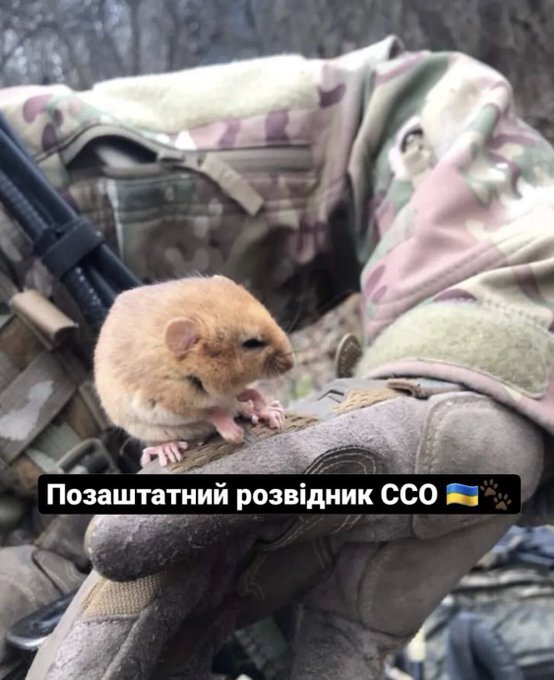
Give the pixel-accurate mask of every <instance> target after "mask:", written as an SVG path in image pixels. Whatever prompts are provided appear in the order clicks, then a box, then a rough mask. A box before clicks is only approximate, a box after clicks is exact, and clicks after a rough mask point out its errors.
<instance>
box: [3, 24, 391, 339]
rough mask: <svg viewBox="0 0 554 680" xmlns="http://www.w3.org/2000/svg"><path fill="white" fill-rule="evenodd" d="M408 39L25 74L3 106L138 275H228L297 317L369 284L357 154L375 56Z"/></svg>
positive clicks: (57, 181) (54, 179)
mask: <svg viewBox="0 0 554 680" xmlns="http://www.w3.org/2000/svg"><path fill="white" fill-rule="evenodd" d="M400 49H401V46H400V44H399V42H398V40H397V39H396V38H394V37H389V38H387V39H386V40H384V41H382V42H381V43H379V44H377V45H374V46H371V47H368V48H366V49H364V50H360V51H358V52H356V53H353V54H350V55H345V56H344V57H340V58H338V59H334V60H308V59H304V58H302V57H300V56H295V55H283V56H277V57H270V58H264V59H253V60H250V61H244V62H236V63H231V64H226V65H216V66H211V67H205V68H198V69H190V70H185V71H180V72H175V73H168V74H164V75H157V76H155V77H149V76H139V77H133V78H121V79H116V80H114V81H107V82H104V83H98V84H96V85H95V86H94V87H93V88H92V89H91V90H90V91H87V92H77V91H73V90H71V89H70V88H68V87H66V86H63V85H62V86H60V85H56V86H46V87H41V88H40V89H38V90H37V89H36V88H35V89H31V88H30V89H27V88H18V90H17V91H14V90H12V91H10V92H9V93H8V94H7V95H6V97H4V99H3V100H2V104H1V107H0V108H1V113H2V114H3V115H4V117H5V118H6V120H7V121H8V123H9V125H10V126H11V127H12V129H13V130H14V131H15V132H16V133H17V135H18V137H19V138H20V140H21V142H22V144H23V145H24V146H25V148H26V149H27V151H28V152H29V154H30V155H31V156H32V158H33V159H34V160H35V161H36V163H37V164H38V166H39V167H40V168H41V170H42V171H43V172H44V173H45V174H46V176H47V177H48V179H49V181H50V183H51V184H52V185H53V186H55V187H56V188H57V189H58V190H59V191H62V192H63V194H64V197H65V198H66V199H67V200H68V202H69V203H71V204H72V206H73V207H74V208H75V209H76V211H77V212H78V213H79V214H80V215H81V216H83V217H85V218H88V219H89V220H90V222H92V223H93V224H94V225H96V226H97V227H98V229H99V230H100V232H101V233H102V235H103V237H104V238H105V239H106V241H107V242H108V243H109V244H110V245H111V246H112V248H113V249H114V250H115V251H116V252H117V253H118V254H119V255H120V256H121V259H122V260H123V262H124V264H125V265H126V266H127V267H128V268H129V269H130V270H131V271H132V272H133V273H134V274H135V275H136V276H137V277H139V278H140V279H141V280H142V281H144V282H146V283H148V282H151V281H157V280H160V279H162V280H163V279H167V278H175V277H181V276H190V275H191V274H197V273H200V274H202V275H209V274H214V273H220V274H224V275H227V276H229V277H230V278H233V279H235V280H237V281H239V282H241V283H243V284H245V285H246V286H247V287H248V288H249V289H250V290H251V292H252V293H254V294H255V295H256V296H257V297H258V298H259V299H261V300H262V301H263V302H264V303H265V304H266V306H267V307H269V309H270V310H271V311H272V312H273V314H274V315H275V316H276V317H277V319H278V320H279V321H280V322H281V324H283V325H285V326H286V327H287V329H289V328H290V327H291V326H292V325H293V323H298V322H299V320H301V325H308V324H309V323H311V322H313V321H314V320H315V319H317V318H318V317H319V316H320V315H321V313H322V312H323V311H326V310H327V309H328V308H329V306H331V305H334V304H336V303H337V302H339V301H340V298H342V297H346V295H347V294H348V293H350V292H352V291H353V290H357V289H358V287H359V282H358V276H359V269H360V262H359V261H358V256H357V254H356V238H357V237H356V235H355V234H354V233H353V232H354V230H355V229H357V228H358V227H357V226H356V224H355V222H356V220H355V219H354V212H355V206H356V207H358V204H360V205H366V204H367V203H368V201H369V195H368V191H369V188H368V187H367V186H366V185H367V184H368V183H367V182H366V181H365V179H364V181H363V182H361V183H360V182H359V181H357V180H356V178H357V177H358V174H359V172H360V171H361V168H358V167H357V165H358V163H357V162H356V163H354V164H350V161H349V159H350V158H351V156H352V151H353V146H354V145H355V143H356V135H357V133H358V130H359V125H360V113H361V109H360V107H361V105H362V94H363V92H365V91H366V89H367V88H368V87H369V83H370V80H371V77H372V72H373V69H374V67H375V66H376V64H378V63H380V62H382V61H386V60H388V59H389V58H390V57H391V56H392V55H394V54H396V53H398V51H399V50H400ZM356 157H357V156H356ZM350 165H352V167H350ZM364 172H365V171H364ZM356 182H357V184H358V185H359V186H362V187H363V191H362V192H361V193H360V191H359V189H355V186H354V185H355V184H356ZM354 194H356V195H354ZM362 194H363V195H362ZM362 237H363V238H365V236H363V235H362ZM1 245H2V244H1V243H0V247H1ZM298 325H300V324H298Z"/></svg>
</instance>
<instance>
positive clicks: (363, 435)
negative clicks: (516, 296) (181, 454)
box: [28, 380, 543, 680]
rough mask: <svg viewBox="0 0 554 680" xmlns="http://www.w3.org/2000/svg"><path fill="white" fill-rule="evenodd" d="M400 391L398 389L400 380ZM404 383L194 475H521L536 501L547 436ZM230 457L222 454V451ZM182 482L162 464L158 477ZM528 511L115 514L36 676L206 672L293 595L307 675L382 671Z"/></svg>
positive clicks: (336, 404)
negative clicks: (241, 631)
mask: <svg viewBox="0 0 554 680" xmlns="http://www.w3.org/2000/svg"><path fill="white" fill-rule="evenodd" d="M396 386H398V383H396ZM402 387H403V390H402V391H399V390H397V389H392V387H391V384H390V383H389V384H387V383H384V382H376V381H368V380H342V381H335V382H334V383H331V384H330V385H329V386H328V387H327V388H326V389H325V390H323V391H322V392H321V393H320V394H319V395H318V396H317V397H316V398H314V399H312V400H308V401H306V402H303V403H301V404H298V405H297V406H295V409H294V413H290V412H289V413H288V414H287V424H286V427H285V429H284V431H281V432H279V433H275V432H274V431H270V430H268V429H266V428H265V427H264V426H263V425H258V426H255V427H253V428H252V430H251V431H250V434H249V437H248V441H247V443H246V444H245V445H244V446H242V447H240V448H238V449H236V450H234V449H233V451H234V452H232V453H231V452H230V450H229V449H226V448H223V449H219V450H217V448H213V449H210V450H205V451H204V453H205V454H206V458H207V459H210V458H211V460H209V461H208V462H206V463H205V464H204V465H202V466H201V467H199V468H196V469H194V470H191V471H190V472H191V473H194V474H203V473H211V474H224V473H235V474H236V473H239V474H251V473H275V474H279V473H312V474H323V473H330V472H340V473H350V474H357V475H371V474H375V473H426V472H427V473H430V472H433V473H443V472H448V473H469V472H471V473H476V474H479V473H483V474H487V475H488V474H490V472H491V471H494V472H495V473H496V474H499V473H507V472H510V473H515V474H519V475H520V476H521V478H522V497H523V499H524V500H526V499H528V498H529V497H530V496H531V494H532V493H533V491H534V489H535V487H536V485H537V482H538V479H539V476H540V474H541V470H542V455H543V441H542V435H541V433H540V431H539V430H538V429H537V428H536V427H535V426H534V425H532V424H531V423H530V422H528V421H527V420H525V419H524V418H523V417H521V416H519V415H517V414H515V413H514V412H513V411H511V410H508V409H506V408H504V407H502V406H500V405H498V404H496V403H495V402H493V401H492V400H490V399H489V398H488V397H484V396H479V395H476V394H474V393H471V392H466V391H464V390H462V389H461V388H459V387H457V386H455V385H451V384H446V383H438V382H432V381H415V380H414V381H406V382H405V384H404V385H403V386H402ZM218 456H219V457H218ZM154 470H156V471H158V472H160V473H162V474H178V473H179V471H180V470H181V471H182V470H183V467H182V466H179V465H175V466H174V467H173V469H171V470H164V469H162V468H159V466H157V464H156V463H153V464H152V465H151V467H150V468H147V469H145V472H153V471H154ZM516 519H517V516H514V515H511V516H501V517H496V516H493V517H491V516H488V517H487V516H483V515H471V516H468V515H461V516H453V515H449V516H437V515H432V516H431V515H420V516H410V515H387V516H382V515H381V516H377V515H371V514H370V515H364V516H344V515H340V516H338V515H310V516H303V517H294V516H283V515H280V516H271V515H259V516H257V515H248V516H243V515H184V516H173V515H172V516H125V515H117V516H103V517H97V518H95V520H94V521H93V523H92V524H91V525H90V527H89V532H88V537H87V543H88V549H89V553H90V556H91V559H92V562H93V564H94V566H95V568H96V570H97V571H96V572H95V573H93V574H92V575H91V576H90V577H89V579H88V580H87V582H86V583H85V584H84V585H83V587H82V588H81V590H80V592H79V594H78V595H77V597H76V598H75V600H74V602H73V603H72V605H71V607H70V609H69V610H68V612H67V613H66V615H65V616H64V618H63V619H62V621H61V623H60V625H59V626H58V628H57V629H56V631H55V633H54V634H53V635H52V637H51V639H50V640H49V641H48V642H47V643H46V644H45V645H44V647H43V648H42V649H41V650H40V652H39V654H38V656H37V658H36V660H35V662H34V664H33V667H32V669H31V672H30V674H29V676H28V677H29V680H38V679H39V678H41V679H44V678H48V680H56V679H58V678H59V679H61V678H63V680H72V679H73V678H75V680H77V678H81V677H86V678H87V679H90V680H96V679H102V680H112V679H113V680H115V679H117V680H122V679H125V678H134V679H141V678H144V679H146V678H170V677H171V678H177V677H179V678H191V679H192V678H196V679H201V678H208V677H209V673H210V665H211V660H212V657H213V655H214V653H215V651H216V650H217V648H218V646H219V645H220V644H221V643H222V642H223V641H224V640H225V639H226V638H227V637H228V636H229V634H230V633H231V632H232V631H233V630H234V629H236V628H237V627H240V626H244V625H247V624H248V623H249V622H253V621H255V620H257V619H259V618H261V617H264V616H266V615H267V614H269V613H271V612H273V611H275V610H277V609H279V608H281V607H283V606H284V605H286V604H288V603H290V602H293V601H295V602H299V603H301V607H302V611H303V616H302V618H301V623H300V625H299V629H298V634H297V639H296V641H295V655H294V663H293V669H292V674H293V677H294V678H295V680H307V679H310V680H311V679H312V678H313V680H315V678H318V679H320V678H336V677H341V678H345V680H354V679H356V678H359V677H367V678H378V677H380V672H381V667H382V662H383V657H384V655H385V654H386V653H387V652H388V651H389V650H391V649H393V648H395V647H398V646H399V645H402V644H404V643H405V641H406V640H407V639H408V638H409V637H410V636H411V635H412V634H413V633H414V632H415V631H416V630H417V628H418V627H419V625H420V624H421V622H422V621H423V620H424V619H425V617H426V616H427V615H428V614H429V613H430V612H431V611H432V609H433V608H434V606H435V605H436V604H437V603H438V602H439V601H440V600H441V599H442V597H443V596H444V595H445V594H446V593H447V592H448V591H449V590H450V589H451V588H452V587H453V586H454V585H455V583H456V582H457V581H458V580H459V578H460V577H461V576H462V575H463V574H464V573H466V572H467V571H468V570H469V569H470V568H471V566H472V565H473V564H474V563H475V562H476V561H477V560H478V559H479V557H480V556H481V555H482V554H483V553H484V552H486V551H487V550H488V549H489V548H490V547H491V546H492V545H494V543H495V542H496V541H497V540H498V538H500V536H501V535H502V534H503V533H504V531H505V530H506V529H507V528H508V526H509V525H510V524H511V523H513V522H514V521H515V520H516Z"/></svg>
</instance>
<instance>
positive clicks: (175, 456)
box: [140, 441, 188, 467]
mask: <svg viewBox="0 0 554 680" xmlns="http://www.w3.org/2000/svg"><path fill="white" fill-rule="evenodd" d="M187 448H188V443H187V442H177V441H176V442H166V443H164V444H158V445H157V446H147V447H146V448H145V449H143V450H142V456H141V459H140V464H141V466H142V467H144V466H145V465H147V464H148V463H149V462H150V461H151V460H152V458H153V457H154V456H158V462H159V464H160V465H161V466H162V467H166V466H167V464H168V463H177V461H179V460H181V458H182V457H183V454H182V453H181V451H186V450H187Z"/></svg>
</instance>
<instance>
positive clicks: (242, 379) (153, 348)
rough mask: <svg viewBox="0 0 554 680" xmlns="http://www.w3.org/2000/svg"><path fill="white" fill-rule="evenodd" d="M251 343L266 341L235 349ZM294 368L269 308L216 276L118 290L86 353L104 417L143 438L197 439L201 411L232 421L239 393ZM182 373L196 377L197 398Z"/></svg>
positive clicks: (202, 430)
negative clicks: (219, 412) (90, 353)
mask: <svg viewBox="0 0 554 680" xmlns="http://www.w3.org/2000/svg"><path fill="white" fill-rule="evenodd" d="M179 333H183V334H185V336H186V334H189V335H188V337H185V336H183V337H180V336H179ZM252 339H255V340H261V341H264V342H266V343H267V345H266V346H265V347H262V348H257V347H256V348H252V349H248V348H245V347H244V346H243V345H242V343H243V342H244V341H247V340H252ZM293 363H294V358H293V354H292V348H291V345H290V342H289V340H288V338H287V336H286V334H285V332H284V331H283V330H282V329H281V328H280V327H279V326H278V324H277V322H276V321H275V320H274V319H273V317H272V316H271V315H270V313H269V311H268V310H267V309H266V308H265V307H264V306H263V305H262V304H261V303H260V302H259V301H258V300H256V298H254V297H253V296H252V295H251V294H250V293H249V292H248V291H247V290H246V289H245V288H243V287H242V286H240V285H238V284H236V283H234V282H233V281H231V280H230V279H227V278H225V277H223V276H213V277H210V278H203V277H194V278H187V279H180V280H176V281H169V282H166V283H158V284H153V285H150V286H142V287H139V288H135V289H133V290H129V291H126V292H124V293H122V294H121V295H119V296H118V297H117V299H116V300H115V302H114V304H113V306H112V308H111V310H110V312H109V314H108V317H107V318H106V321H105V323H104V325H103V326H102V329H101V331H100V334H99V337H98V341H97V344H96V349H95V355H94V367H95V383H96V389H97V392H98V395H99V397H100V401H101V403H102V406H103V408H104V410H105V411H106V413H107V415H108V417H109V418H110V419H111V420H112V422H113V423H114V424H115V425H117V426H119V427H121V428H123V429H124V430H126V431H127V432H128V433H129V434H131V435H132V436H135V437H137V438H139V439H142V440H143V441H150V442H153V441H166V440H168V439H175V438H178V439H186V438H190V437H198V436H200V437H201V436H205V434H206V432H209V431H210V430H211V429H213V428H211V426H209V425H207V421H208V416H209V412H210V409H213V408H215V407H220V408H223V409H225V410H227V411H229V413H230V414H231V415H233V416H234V415H236V414H237V413H238V402H237V400H236V396H237V395H238V394H239V393H240V392H242V390H244V389H245V388H246V387H247V386H248V385H249V384H250V383H252V382H253V381H255V380H259V379H261V378H268V377H272V376H275V375H278V374H282V373H285V372H286V371H288V370H289V369H290V368H291V367H292V365H293ZM186 376H195V377H196V378H197V379H198V380H199V381H201V384H202V386H203V388H204V390H205V392H204V391H203V390H201V389H198V387H197V386H195V385H194V384H193V382H191V381H190V379H189V378H187V377H186Z"/></svg>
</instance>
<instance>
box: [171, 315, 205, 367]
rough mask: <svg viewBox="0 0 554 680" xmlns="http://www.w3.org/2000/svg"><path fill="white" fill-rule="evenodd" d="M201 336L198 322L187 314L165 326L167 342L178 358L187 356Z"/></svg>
mask: <svg viewBox="0 0 554 680" xmlns="http://www.w3.org/2000/svg"><path fill="white" fill-rule="evenodd" d="M199 336H200V333H199V329H198V325H197V324H196V322H195V321H193V319H189V318H187V317H185V316H181V317H177V318H175V319H172V320H171V321H170V322H169V323H168V324H167V326H166V328H165V344H166V345H167V347H168V349H169V350H170V351H171V352H173V354H175V356H176V357H178V358H181V357H183V356H185V354H186V353H187V352H188V351H189V349H190V348H191V347H192V346H193V345H194V344H196V343H197V342H198V339H199Z"/></svg>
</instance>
